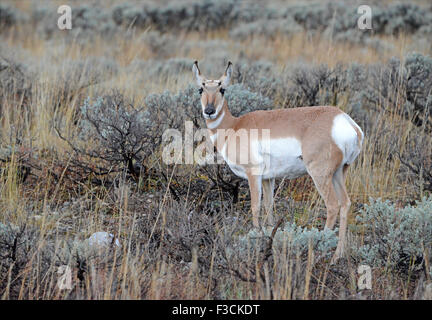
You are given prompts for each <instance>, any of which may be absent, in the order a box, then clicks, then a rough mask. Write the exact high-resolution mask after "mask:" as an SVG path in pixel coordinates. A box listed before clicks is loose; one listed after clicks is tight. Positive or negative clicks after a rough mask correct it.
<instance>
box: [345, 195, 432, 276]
mask: <svg viewBox="0 0 432 320" xmlns="http://www.w3.org/2000/svg"><path fill="white" fill-rule="evenodd" d="M356 220H357V222H358V223H360V224H361V226H362V228H363V230H364V239H363V243H362V244H361V245H360V246H359V247H354V248H353V252H354V256H355V257H356V259H357V260H359V261H360V262H362V263H366V264H368V265H370V266H376V267H386V268H388V269H391V270H398V271H401V272H407V271H409V270H413V269H412V268H415V269H418V268H420V267H422V266H423V265H424V263H425V261H424V259H426V258H427V259H429V265H430V262H431V258H430V253H431V249H432V197H429V198H426V197H424V198H423V199H422V200H421V201H418V202H417V204H416V205H415V206H411V205H408V206H406V207H405V208H401V209H398V208H396V206H395V205H394V204H392V203H390V201H388V200H386V201H382V200H380V199H378V200H374V199H371V200H370V204H366V205H365V207H364V209H363V210H362V211H361V213H360V214H359V215H358V216H357V217H356Z"/></svg>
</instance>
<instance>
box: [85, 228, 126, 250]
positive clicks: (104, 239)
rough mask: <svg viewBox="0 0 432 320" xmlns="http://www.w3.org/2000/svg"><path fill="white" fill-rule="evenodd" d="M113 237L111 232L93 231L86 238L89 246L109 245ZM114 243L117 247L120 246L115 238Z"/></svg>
mask: <svg viewBox="0 0 432 320" xmlns="http://www.w3.org/2000/svg"><path fill="white" fill-rule="evenodd" d="M113 238H114V235H113V234H112V233H108V232H103V231H100V232H95V233H93V234H92V235H91V236H90V238H88V241H89V245H90V246H99V247H109V246H111V243H112V242H113ZM114 245H115V246H116V247H119V248H120V247H121V245H120V241H119V240H118V239H115V241H114Z"/></svg>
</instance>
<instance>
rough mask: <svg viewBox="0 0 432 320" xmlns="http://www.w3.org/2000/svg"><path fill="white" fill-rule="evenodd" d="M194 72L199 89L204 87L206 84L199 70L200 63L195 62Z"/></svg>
mask: <svg viewBox="0 0 432 320" xmlns="http://www.w3.org/2000/svg"><path fill="white" fill-rule="evenodd" d="M192 72H193V73H194V75H195V81H196V83H197V85H198V87H202V85H203V83H204V82H205V78H204V77H203V76H202V75H201V71H200V69H199V68H198V61H195V62H194V64H193V66H192Z"/></svg>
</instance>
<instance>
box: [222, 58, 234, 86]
mask: <svg viewBox="0 0 432 320" xmlns="http://www.w3.org/2000/svg"><path fill="white" fill-rule="evenodd" d="M232 70H233V67H232V63H231V61H229V62H228V66H227V68H226V69H225V73H224V75H223V76H222V77H221V78H220V81H221V83H222V88H226V87H227V86H228V85H229V84H230V81H231V75H232Z"/></svg>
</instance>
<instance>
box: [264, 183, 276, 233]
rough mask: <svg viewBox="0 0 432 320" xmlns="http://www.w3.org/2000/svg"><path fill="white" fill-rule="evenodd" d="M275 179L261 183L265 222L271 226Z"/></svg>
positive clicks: (272, 222) (272, 221)
mask: <svg viewBox="0 0 432 320" xmlns="http://www.w3.org/2000/svg"><path fill="white" fill-rule="evenodd" d="M274 183H275V179H268V180H263V181H262V186H263V204H264V209H265V211H266V218H265V222H266V223H267V224H270V225H272V226H273V224H274V220H273V193H274Z"/></svg>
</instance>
